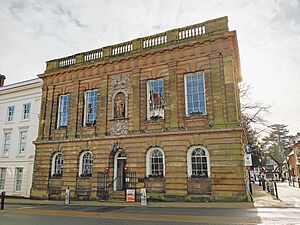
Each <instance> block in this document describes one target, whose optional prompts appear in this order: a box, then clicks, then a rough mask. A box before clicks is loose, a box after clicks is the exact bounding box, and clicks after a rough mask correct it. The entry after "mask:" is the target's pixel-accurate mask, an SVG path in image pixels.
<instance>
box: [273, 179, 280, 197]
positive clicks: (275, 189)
mask: <svg viewBox="0 0 300 225" xmlns="http://www.w3.org/2000/svg"><path fill="white" fill-rule="evenodd" d="M274 191H275V195H276V198H277V199H279V198H278V191H277V184H276V182H275V181H274Z"/></svg>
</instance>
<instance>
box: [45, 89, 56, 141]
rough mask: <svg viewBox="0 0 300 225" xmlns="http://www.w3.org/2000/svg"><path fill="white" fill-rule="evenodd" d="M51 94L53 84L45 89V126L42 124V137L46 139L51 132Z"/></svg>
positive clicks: (52, 92) (52, 93)
mask: <svg viewBox="0 0 300 225" xmlns="http://www.w3.org/2000/svg"><path fill="white" fill-rule="evenodd" d="M53 96H54V86H53V85H51V86H49V87H48V91H47V103H46V115H45V126H44V139H46V140H47V139H49V138H50V133H51V123H52V107H53Z"/></svg>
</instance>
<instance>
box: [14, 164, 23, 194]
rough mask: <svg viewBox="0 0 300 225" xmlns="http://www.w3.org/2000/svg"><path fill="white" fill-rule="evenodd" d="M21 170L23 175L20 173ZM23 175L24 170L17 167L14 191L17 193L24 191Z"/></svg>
mask: <svg viewBox="0 0 300 225" xmlns="http://www.w3.org/2000/svg"><path fill="white" fill-rule="evenodd" d="M20 169H21V170H20ZM19 170H20V171H21V173H19ZM23 175H24V168H23V167H16V169H15V186H14V190H15V191H16V192H21V191H22V183H23ZM19 188H20V189H19Z"/></svg>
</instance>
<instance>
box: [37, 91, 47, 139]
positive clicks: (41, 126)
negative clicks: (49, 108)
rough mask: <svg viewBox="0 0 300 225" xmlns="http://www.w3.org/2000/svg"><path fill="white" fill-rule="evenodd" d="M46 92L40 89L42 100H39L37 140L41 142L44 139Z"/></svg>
mask: <svg viewBox="0 0 300 225" xmlns="http://www.w3.org/2000/svg"><path fill="white" fill-rule="evenodd" d="M47 92H48V88H47V87H45V86H44V87H43V88H42V99H41V108H40V118H39V131H38V140H39V141H41V140H42V139H43V137H44V127H45V119H46V105H47Z"/></svg>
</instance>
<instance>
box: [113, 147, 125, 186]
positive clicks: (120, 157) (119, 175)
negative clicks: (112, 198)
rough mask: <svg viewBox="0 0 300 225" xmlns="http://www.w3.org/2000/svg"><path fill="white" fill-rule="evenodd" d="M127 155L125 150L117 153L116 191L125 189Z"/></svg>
mask: <svg viewBox="0 0 300 225" xmlns="http://www.w3.org/2000/svg"><path fill="white" fill-rule="evenodd" d="M126 160H127V157H126V155H125V154H124V151H123V150H120V151H119V152H117V153H116V154H115V159H114V184H113V185H114V191H121V190H125V166H126Z"/></svg>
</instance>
